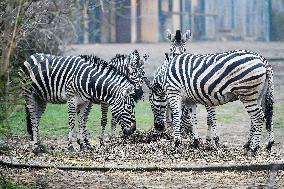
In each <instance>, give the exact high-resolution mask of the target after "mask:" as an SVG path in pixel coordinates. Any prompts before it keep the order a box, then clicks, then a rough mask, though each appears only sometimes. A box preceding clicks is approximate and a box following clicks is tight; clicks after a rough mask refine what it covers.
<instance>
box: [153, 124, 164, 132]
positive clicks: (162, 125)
mask: <svg viewBox="0 0 284 189" xmlns="http://www.w3.org/2000/svg"><path fill="white" fill-rule="evenodd" d="M154 127H155V129H156V130H157V131H160V132H163V131H165V129H166V127H165V124H164V123H163V122H159V123H154Z"/></svg>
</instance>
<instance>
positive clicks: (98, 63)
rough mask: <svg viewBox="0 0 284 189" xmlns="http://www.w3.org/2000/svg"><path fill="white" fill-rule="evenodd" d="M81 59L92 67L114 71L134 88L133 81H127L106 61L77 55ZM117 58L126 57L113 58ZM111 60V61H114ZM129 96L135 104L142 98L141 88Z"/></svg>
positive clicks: (126, 76) (124, 75)
mask: <svg viewBox="0 0 284 189" xmlns="http://www.w3.org/2000/svg"><path fill="white" fill-rule="evenodd" d="M79 56H80V57H81V58H83V59H84V60H85V61H89V62H90V63H91V64H92V65H93V66H94V67H99V68H103V69H110V70H112V71H114V72H115V73H117V74H119V75H121V76H123V77H125V78H126V79H127V81H128V82H129V83H131V84H132V85H134V86H135V83H134V82H133V81H131V80H130V79H129V76H128V75H126V74H124V73H122V72H120V71H119V70H118V69H117V68H116V67H115V66H113V65H111V64H109V63H108V62H107V61H105V60H103V59H101V58H99V57H97V56H95V55H79ZM116 57H117V58H118V57H122V58H125V57H126V55H120V54H117V55H116V56H115V58H116ZM115 58H113V59H115ZM131 96H132V97H133V99H134V100H135V102H137V101H138V100H140V99H141V98H142V96H143V90H142V87H141V89H135V94H131Z"/></svg>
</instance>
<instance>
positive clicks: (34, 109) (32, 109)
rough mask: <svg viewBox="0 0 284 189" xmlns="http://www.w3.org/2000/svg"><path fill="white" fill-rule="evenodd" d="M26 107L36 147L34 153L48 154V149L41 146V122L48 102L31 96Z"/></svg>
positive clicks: (27, 98)
mask: <svg viewBox="0 0 284 189" xmlns="http://www.w3.org/2000/svg"><path fill="white" fill-rule="evenodd" d="M26 107H27V110H28V113H29V118H30V123H31V125H32V134H33V136H32V138H33V143H34V145H35V147H34V149H33V152H34V153H44V152H46V148H45V146H44V145H42V144H41V141H40V136H39V120H40V117H41V115H42V114H43V112H44V110H45V107H46V102H43V101H41V100H39V99H38V98H36V97H35V96H33V95H29V96H28V97H26Z"/></svg>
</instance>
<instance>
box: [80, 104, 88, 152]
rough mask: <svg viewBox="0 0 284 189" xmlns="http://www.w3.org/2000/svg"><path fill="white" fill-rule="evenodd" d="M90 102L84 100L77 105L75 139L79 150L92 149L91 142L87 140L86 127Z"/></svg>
mask: <svg viewBox="0 0 284 189" xmlns="http://www.w3.org/2000/svg"><path fill="white" fill-rule="evenodd" d="M91 107H92V104H91V102H84V103H82V104H80V105H79V106H78V109H77V114H78V123H79V136H78V139H77V142H78V144H79V145H80V150H84V149H86V148H87V149H92V147H91V144H90V142H89V140H88V133H87V129H86V125H87V121H88V116H89V113H90V110H91Z"/></svg>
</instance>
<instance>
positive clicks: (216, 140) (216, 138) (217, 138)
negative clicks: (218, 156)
mask: <svg viewBox="0 0 284 189" xmlns="http://www.w3.org/2000/svg"><path fill="white" fill-rule="evenodd" d="M213 140H214V143H215V146H216V147H218V146H219V140H220V139H219V137H218V136H216V137H214V138H213Z"/></svg>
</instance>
